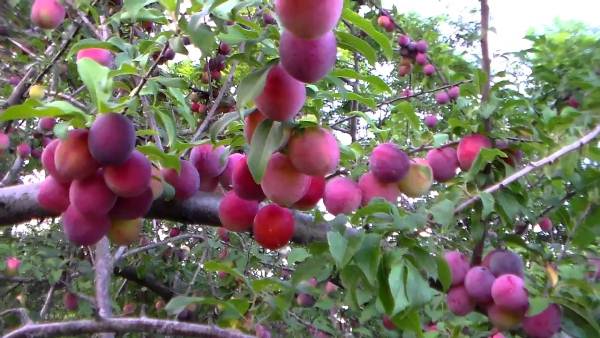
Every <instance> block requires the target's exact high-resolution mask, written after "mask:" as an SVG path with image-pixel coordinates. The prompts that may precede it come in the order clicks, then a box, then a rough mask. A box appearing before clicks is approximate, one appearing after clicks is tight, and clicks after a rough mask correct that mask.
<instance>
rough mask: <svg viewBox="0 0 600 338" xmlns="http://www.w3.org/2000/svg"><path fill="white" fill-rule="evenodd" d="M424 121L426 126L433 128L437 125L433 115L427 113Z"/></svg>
mask: <svg viewBox="0 0 600 338" xmlns="http://www.w3.org/2000/svg"><path fill="white" fill-rule="evenodd" d="M424 122H425V125H426V126H427V128H429V129H433V128H435V126H436V125H437V123H438V119H437V117H436V116H435V115H427V116H425V119H424Z"/></svg>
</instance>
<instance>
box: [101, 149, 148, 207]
mask: <svg viewBox="0 0 600 338" xmlns="http://www.w3.org/2000/svg"><path fill="white" fill-rule="evenodd" d="M151 179H152V164H151V163H150V161H149V160H148V159H147V158H146V156H145V155H144V154H142V153H141V152H139V151H137V150H134V151H133V152H132V153H131V156H129V158H128V159H127V160H126V161H125V162H124V163H122V164H119V165H110V166H107V167H105V168H104V180H105V181H106V185H108V187H109V188H110V190H112V191H113V192H114V193H115V194H116V195H117V196H119V197H134V196H139V195H140V194H142V193H143V192H144V191H145V190H146V189H147V188H148V187H150V180H151Z"/></svg>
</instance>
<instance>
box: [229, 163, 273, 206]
mask: <svg viewBox="0 0 600 338" xmlns="http://www.w3.org/2000/svg"><path fill="white" fill-rule="evenodd" d="M232 181H233V191H235V193H236V194H237V195H238V196H239V197H241V198H243V199H247V200H257V201H262V200H264V199H265V193H264V192H263V189H262V187H261V186H260V184H258V183H256V182H255V181H254V178H253V177H252V173H251V172H250V168H248V163H247V161H246V156H243V157H242V158H240V160H239V162H238V164H237V165H236V166H235V167H234V168H233V176H232Z"/></svg>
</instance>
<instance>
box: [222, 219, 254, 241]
mask: <svg viewBox="0 0 600 338" xmlns="http://www.w3.org/2000/svg"><path fill="white" fill-rule="evenodd" d="M252 222H253V223H254V220H252ZM217 235H218V236H219V239H220V240H222V241H223V242H225V243H229V230H227V229H225V228H223V227H220V228H218V229H217Z"/></svg>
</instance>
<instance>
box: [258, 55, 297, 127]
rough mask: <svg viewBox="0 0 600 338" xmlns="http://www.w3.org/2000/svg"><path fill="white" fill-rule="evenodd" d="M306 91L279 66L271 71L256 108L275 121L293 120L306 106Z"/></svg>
mask: <svg viewBox="0 0 600 338" xmlns="http://www.w3.org/2000/svg"><path fill="white" fill-rule="evenodd" d="M305 100H306V89H305V88H304V84H303V83H302V82H300V81H298V80H296V79H294V78H293V77H292V76H291V75H290V74H288V73H287V72H286V71H285V69H284V68H283V67H282V66H281V65H280V64H277V65H275V66H273V67H271V69H270V70H269V73H268V75H267V79H266V80H265V86H264V87H263V90H262V93H261V94H260V95H259V96H258V97H257V98H256V99H255V100H254V102H255V103H256V108H258V110H260V112H261V113H263V114H264V115H265V116H266V117H268V118H270V119H271V120H274V121H287V120H290V119H293V118H294V116H296V114H298V112H299V111H300V109H301V108H302V106H304V101H305Z"/></svg>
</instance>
